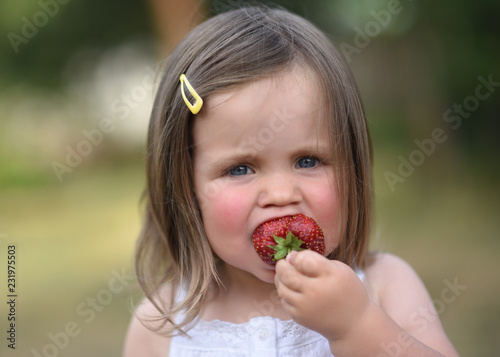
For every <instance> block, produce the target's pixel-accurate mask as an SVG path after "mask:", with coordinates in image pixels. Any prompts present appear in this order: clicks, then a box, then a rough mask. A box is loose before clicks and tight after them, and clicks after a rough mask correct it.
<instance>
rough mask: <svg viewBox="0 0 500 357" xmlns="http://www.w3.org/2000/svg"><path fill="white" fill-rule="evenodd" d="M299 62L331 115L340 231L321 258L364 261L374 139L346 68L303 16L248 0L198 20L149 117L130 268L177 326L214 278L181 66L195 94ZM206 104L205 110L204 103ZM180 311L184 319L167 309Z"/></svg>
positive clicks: (190, 314)
mask: <svg viewBox="0 0 500 357" xmlns="http://www.w3.org/2000/svg"><path fill="white" fill-rule="evenodd" d="M296 66H298V67H302V68H306V69H308V70H309V71H311V72H313V73H314V74H315V78H316V80H317V82H318V86H319V89H320V90H321V93H324V96H323V98H320V104H321V105H322V107H323V110H325V111H326V113H327V114H328V115H327V117H328V120H327V125H328V129H329V132H330V139H331V150H332V158H333V162H334V163H336V172H337V173H338V174H337V175H336V176H337V179H338V182H337V185H338V189H339V193H340V202H341V212H342V222H343V223H342V227H340V228H341V232H343V234H342V238H341V242H340V244H339V246H338V247H337V248H336V249H335V250H334V251H333V252H332V253H331V254H330V255H329V256H328V258H330V259H338V260H340V261H342V262H344V263H346V264H348V265H350V266H354V265H357V266H358V267H361V268H362V267H363V266H364V265H365V255H366V249H367V240H368V235H369V229H370V220H371V188H372V178H371V162H372V158H371V156H372V155H371V143H370V138H369V134H368V128H367V123H366V118H365V114H364V112H363V108H362V104H361V100H360V98H359V95H358V93H357V89H356V85H355V83H354V79H353V77H352V75H351V73H350V70H349V68H348V66H347V65H346V63H345V61H344V59H343V58H342V56H341V55H340V54H339V52H338V51H337V50H336V49H335V48H334V46H333V45H332V44H331V42H330V41H329V40H328V38H327V37H326V36H325V35H324V34H323V33H322V32H321V31H319V30H318V29H317V28H316V27H314V26H313V25H312V24H310V23H309V22H308V21H306V20H304V19H303V18H301V17H299V16H296V15H293V14H291V13H289V12H287V11H285V10H281V9H269V8H267V7H246V8H242V9H238V10H233V11H229V12H226V13H223V14H220V15H217V16H215V17H213V18H211V19H209V20H207V21H206V22H204V23H203V24H201V25H199V26H198V27H196V28H195V29H194V30H193V31H192V32H190V33H189V34H188V35H187V36H186V38H185V39H184V40H183V41H182V42H181V43H180V44H179V45H178V46H177V48H176V49H175V50H174V52H173V53H172V55H171V56H170V58H169V59H168V61H167V64H166V67H165V71H164V74H163V78H162V80H161V83H160V86H159V89H158V92H157V95H156V99H155V104H154V108H153V111H152V114H151V121H150V124H149V134H148V139H147V157H146V172H147V186H146V195H145V198H146V212H145V222H144V226H143V230H142V232H141V234H140V237H139V239H138V243H137V251H136V273H137V277H138V280H139V283H140V285H141V287H142V289H143V291H144V293H145V295H146V296H147V297H148V298H149V299H150V300H152V301H153V303H154V304H155V306H156V307H157V308H158V310H159V311H160V312H161V316H160V317H159V318H160V319H162V320H163V321H164V322H169V323H170V324H171V326H174V328H175V329H178V330H180V329H182V328H183V327H185V326H186V324H188V323H189V322H191V321H192V320H193V319H194V318H195V317H196V316H197V315H198V313H199V311H200V308H201V306H202V304H203V301H204V299H205V297H206V293H207V290H208V288H209V286H210V285H211V284H214V283H215V282H217V279H218V278H217V261H218V258H217V257H216V256H214V254H213V253H212V250H211V248H210V245H209V243H208V240H207V237H206V234H205V231H204V226H203V222H202V219H201V213H200V207H199V202H198V200H197V197H196V195H195V193H194V185H193V141H192V133H191V126H192V123H193V119H194V118H193V115H192V114H191V112H190V111H189V109H188V107H187V106H186V104H185V103H184V101H183V99H182V96H181V90H180V83H179V76H180V75H181V74H182V73H184V74H186V76H187V78H188V79H189V81H190V83H191V84H192V86H193V87H194V88H195V89H196V91H197V92H198V94H199V95H200V96H201V97H202V98H208V97H209V96H211V95H212V94H214V93H220V92H222V91H227V90H228V89H230V88H234V87H235V86H241V85H243V84H246V83H249V82H250V81H254V80H256V79H259V78H262V77H263V76H268V75H273V74H275V73H278V72H282V71H286V70H287V69H290V68H291V67H296ZM202 110H203V109H202ZM167 283H170V284H171V286H172V287H173V288H174V291H175V289H177V288H178V287H179V286H182V287H183V290H184V291H185V292H186V295H185V297H183V298H181V299H177V300H179V301H174V298H173V296H175V293H174V294H172V298H171V300H170V301H168V302H167V301H161V299H159V297H158V292H159V290H160V289H161V286H162V285H164V284H167ZM182 310H184V311H183V314H184V315H183V316H184V318H183V320H181V321H176V323H174V322H175V321H174V317H175V316H176V314H177V313H179V312H180V311H182Z"/></svg>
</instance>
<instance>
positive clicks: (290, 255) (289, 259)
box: [286, 250, 297, 263]
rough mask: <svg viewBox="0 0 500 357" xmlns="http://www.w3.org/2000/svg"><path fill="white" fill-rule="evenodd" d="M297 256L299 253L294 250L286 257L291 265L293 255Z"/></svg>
mask: <svg viewBox="0 0 500 357" xmlns="http://www.w3.org/2000/svg"><path fill="white" fill-rule="evenodd" d="M295 254H297V252H296V251H295V250H292V251H291V252H290V253H288V255H287V256H286V261H287V262H289V263H291V260H292V255H295Z"/></svg>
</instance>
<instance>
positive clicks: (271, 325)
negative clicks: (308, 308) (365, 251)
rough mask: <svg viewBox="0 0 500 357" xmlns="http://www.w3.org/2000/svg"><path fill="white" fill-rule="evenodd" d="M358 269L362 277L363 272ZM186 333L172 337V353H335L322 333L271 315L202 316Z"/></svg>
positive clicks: (262, 356) (261, 356) (319, 356)
mask: <svg viewBox="0 0 500 357" xmlns="http://www.w3.org/2000/svg"><path fill="white" fill-rule="evenodd" d="M356 273H357V274H358V276H359V278H360V279H361V280H363V278H364V274H363V272H362V271H356ZM187 334H188V336H184V335H178V336H174V337H172V340H171V342H170V354H169V356H170V357H198V356H203V357H268V356H279V357H309V356H313V357H323V356H325V357H326V356H328V357H332V354H331V352H330V347H329V344H328V340H327V339H326V338H324V337H323V336H322V335H320V334H319V333H317V332H315V331H312V330H309V329H308V328H305V327H303V326H301V325H299V324H298V323H296V322H295V321H293V320H286V321H283V320H280V319H278V318H274V317H270V316H260V317H254V318H252V319H250V320H249V321H248V322H245V323H242V324H235V323H231V322H227V321H220V320H212V321H204V320H201V319H200V320H197V322H196V323H195V324H194V327H193V328H192V329H190V330H189V331H188V332H187Z"/></svg>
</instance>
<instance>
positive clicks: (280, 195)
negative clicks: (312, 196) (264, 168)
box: [258, 173, 302, 208]
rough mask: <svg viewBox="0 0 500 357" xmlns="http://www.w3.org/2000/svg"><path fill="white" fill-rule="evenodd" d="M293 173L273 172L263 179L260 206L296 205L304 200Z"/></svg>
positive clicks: (259, 199)
mask: <svg viewBox="0 0 500 357" xmlns="http://www.w3.org/2000/svg"><path fill="white" fill-rule="evenodd" d="M293 176H294V175H293V174H286V173H273V174H271V175H269V176H267V177H265V178H262V179H261V185H262V186H261V189H260V193H259V198H258V204H259V206H260V207H263V208H265V207H270V206H278V207H281V206H287V205H295V204H298V203H300V202H301V201H302V193H301V192H300V189H299V185H298V183H297V181H296V179H295V178H294V177H293Z"/></svg>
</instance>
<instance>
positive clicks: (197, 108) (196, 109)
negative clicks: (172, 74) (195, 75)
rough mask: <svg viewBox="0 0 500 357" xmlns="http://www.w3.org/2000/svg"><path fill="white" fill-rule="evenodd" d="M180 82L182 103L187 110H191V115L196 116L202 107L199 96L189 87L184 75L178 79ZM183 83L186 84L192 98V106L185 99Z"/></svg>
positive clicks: (189, 84)
mask: <svg viewBox="0 0 500 357" xmlns="http://www.w3.org/2000/svg"><path fill="white" fill-rule="evenodd" d="M179 80H180V81H181V93H182V98H184V102H185V103H186V105H187V106H188V108H189V110H191V113H193V114H198V112H199V111H200V109H201V106H202V105H203V99H201V97H200V96H199V94H198V93H196V91H195V90H194V88H193V87H192V86H191V83H189V81H188V80H187V78H186V75H185V74H181V77H180V78H179ZM184 82H185V83H186V87H187V88H188V90H189V93H191V95H192V96H193V98H194V99H195V102H194V104H191V103H190V102H189V100H188V99H187V98H186V94H185V93H184Z"/></svg>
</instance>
